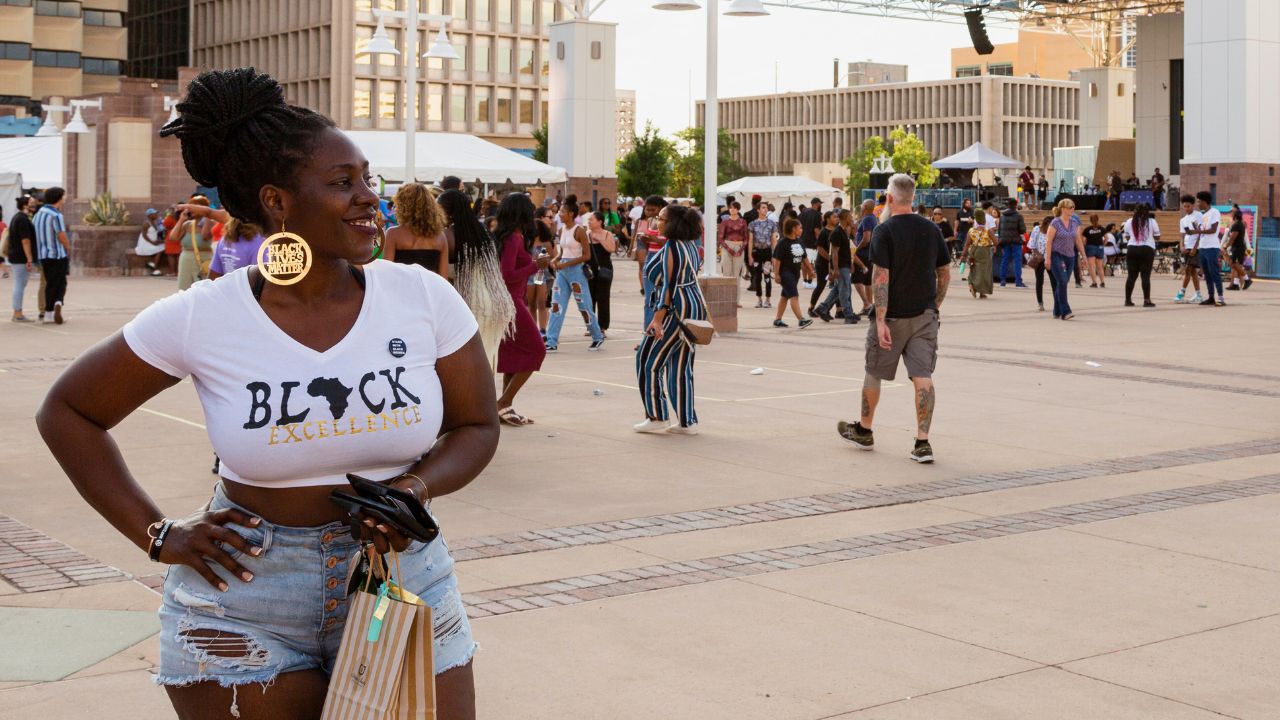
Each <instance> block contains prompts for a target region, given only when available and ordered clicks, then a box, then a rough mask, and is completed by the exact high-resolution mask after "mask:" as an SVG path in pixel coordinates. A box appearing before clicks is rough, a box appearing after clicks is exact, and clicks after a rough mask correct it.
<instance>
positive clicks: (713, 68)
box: [653, 0, 769, 277]
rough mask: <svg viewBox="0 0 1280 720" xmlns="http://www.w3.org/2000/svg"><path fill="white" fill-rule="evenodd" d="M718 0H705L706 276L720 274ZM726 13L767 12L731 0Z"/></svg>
mask: <svg viewBox="0 0 1280 720" xmlns="http://www.w3.org/2000/svg"><path fill="white" fill-rule="evenodd" d="M718 5H719V0H707V102H706V117H704V118H703V130H704V134H703V140H702V151H703V166H702V172H703V178H702V225H703V231H704V233H703V234H704V236H703V239H702V242H703V245H702V248H703V249H702V274H703V275H705V276H707V277H715V276H717V275H719V274H720V273H719V269H718V268H717V267H716V223H717V221H718V219H719V218H717V217H716V187H717V186H718V184H719V183H718V182H717V181H718V180H719V176H720V103H719V99H718V96H717V89H718V88H717V84H716V80H717V73H718V60H719V51H718V48H717V45H716V35H717V33H718V30H717V24H718V22H719V13H718V12H717V9H718ZM653 7H654V8H656V9H658V10H697V9H698V7H699V5H698V3H697V0H676V1H672V2H658V3H655V4H654V6H653ZM724 14H725V15H730V16H737V17H760V16H763V15H768V14H769V11H768V10H765V8H764V4H763V3H762V2H761V1H760V0H733V2H731V3H730V4H729V8H728V9H727V10H725V13H724Z"/></svg>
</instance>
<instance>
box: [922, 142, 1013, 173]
mask: <svg viewBox="0 0 1280 720" xmlns="http://www.w3.org/2000/svg"><path fill="white" fill-rule="evenodd" d="M933 166H934V167H936V168H938V169H939V170H982V169H986V168H1021V167H1023V166H1024V163H1020V162H1018V161H1017V160H1014V159H1013V158H1011V157H1008V156H1006V155H1001V154H1000V153H998V152H996V151H995V150H992V149H991V148H989V147H987V146H986V145H983V144H982V143H980V142H976V143H974V144H972V145H970V146H969V147H967V148H965V149H963V150H961V151H960V152H958V153H956V154H955V155H952V156H950V157H944V158H942V159H941V160H937V161H935V162H934V163H933Z"/></svg>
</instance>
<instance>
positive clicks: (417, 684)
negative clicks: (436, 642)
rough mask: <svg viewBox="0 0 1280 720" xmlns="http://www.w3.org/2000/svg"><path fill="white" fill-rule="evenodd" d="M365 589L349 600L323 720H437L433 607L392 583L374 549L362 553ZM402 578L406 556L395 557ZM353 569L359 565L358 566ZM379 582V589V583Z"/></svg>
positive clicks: (359, 567)
mask: <svg viewBox="0 0 1280 720" xmlns="http://www.w3.org/2000/svg"><path fill="white" fill-rule="evenodd" d="M360 555H361V556H362V560H361V563H360V565H359V566H357V567H356V569H355V570H354V571H353V573H352V580H353V581H356V580H358V579H359V578H358V574H359V572H360V570H361V568H362V567H364V565H365V563H367V564H368V569H367V570H366V571H365V574H364V583H363V584H362V585H360V587H358V588H357V589H356V590H355V591H354V592H352V593H351V595H350V596H349V603H348V604H349V609H348V612H347V625H346V627H345V628H344V629H343V631H342V645H341V646H339V648H338V659H337V662H336V664H335V665H334V668H333V673H332V674H331V675H330V676H329V690H328V692H327V694H326V695H325V698H324V711H323V712H322V713H321V715H320V718H321V720H338V719H339V718H342V719H343V720H375V719H377V720H380V719H382V718H388V719H390V718H395V719H396V720H434V718H435V717H436V707H435V705H436V703H435V664H434V662H433V658H432V654H431V651H432V648H431V643H432V640H433V636H432V621H431V607H430V606H429V605H427V604H426V603H424V602H423V601H422V600H421V599H420V598H418V597H417V596H416V595H414V594H413V593H410V592H408V591H407V590H404V589H403V588H401V587H400V585H399V584H398V583H396V582H395V581H394V580H393V579H392V578H391V573H390V572H389V568H388V567H387V565H386V560H385V559H384V558H383V557H382V556H381V555H379V554H378V553H377V551H376V550H374V549H373V547H372V546H369V547H367V548H363V549H361V550H360ZM391 557H392V562H393V563H394V564H395V566H396V577H402V575H401V574H400V556H399V555H398V554H397V553H395V552H392V554H391ZM353 564H355V563H354V562H353ZM375 579H376V580H377V581H378V582H377V583H376V587H375V583H374V580H375Z"/></svg>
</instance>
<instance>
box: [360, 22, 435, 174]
mask: <svg viewBox="0 0 1280 720" xmlns="http://www.w3.org/2000/svg"><path fill="white" fill-rule="evenodd" d="M406 6H407V9H405V10H375V11H374V15H375V16H376V17H377V18H378V28H377V30H375V31H374V33H373V38H371V39H370V40H369V43H368V44H367V45H365V46H364V47H363V48H361V49H360V50H357V51H356V55H366V54H368V55H375V56H376V55H377V54H378V53H389V54H391V55H399V54H400V50H399V49H398V48H396V46H395V43H392V42H391V38H390V37H388V36H387V27H386V24H385V18H389V17H390V18H397V19H401V20H404V21H405V34H404V67H405V72H404V76H403V79H404V100H405V107H404V180H403V183H411V182H413V181H414V178H415V176H416V175H417V167H418V163H417V147H416V145H417V133H418V23H419V22H421V21H426V23H427V29H428V32H429V31H430V28H431V23H432V22H438V23H440V34H439V35H438V36H437V37H436V41H435V43H433V44H432V45H431V47H430V48H429V49H428V50H427V52H426V53H424V54H423V57H429V58H441V59H443V60H457V59H458V53H457V52H456V51H454V49H453V46H452V45H450V44H449V36H448V35H447V34H446V28H447V27H448V25H449V22H450V21H452V20H453V17H452V16H450V15H434V14H430V13H419V12H418V3H417V2H416V1H415V2H409V3H407V4H406Z"/></svg>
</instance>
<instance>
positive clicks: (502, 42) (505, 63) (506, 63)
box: [497, 37, 515, 75]
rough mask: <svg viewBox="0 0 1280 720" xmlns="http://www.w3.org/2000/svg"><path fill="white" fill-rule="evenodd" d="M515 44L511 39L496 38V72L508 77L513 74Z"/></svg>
mask: <svg viewBox="0 0 1280 720" xmlns="http://www.w3.org/2000/svg"><path fill="white" fill-rule="evenodd" d="M514 55H515V43H514V42H513V41H512V40H511V38H504V37H500V38H498V62H497V65H498V72H499V73H500V74H502V75H510V74H511V73H513V72H515V58H514Z"/></svg>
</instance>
